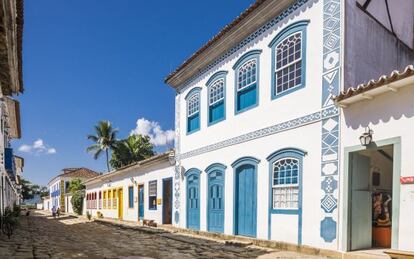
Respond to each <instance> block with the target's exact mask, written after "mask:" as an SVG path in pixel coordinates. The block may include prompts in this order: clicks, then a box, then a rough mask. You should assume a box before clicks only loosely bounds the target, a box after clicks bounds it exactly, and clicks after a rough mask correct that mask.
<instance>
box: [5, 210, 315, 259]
mask: <svg viewBox="0 0 414 259" xmlns="http://www.w3.org/2000/svg"><path fill="white" fill-rule="evenodd" d="M0 258H128V259H132V258H183V259H185V258H316V257H313V256H305V255H299V254H296V253H291V252H276V251H271V250H264V249H261V248H256V247H237V246H230V245H225V244H224V243H221V242H215V241H210V240H206V239H200V238H193V237H189V236H185V235H179V234H173V233H166V232H159V233H148V232H143V231H139V230H131V229H124V228H120V227H115V226H112V225H105V224H99V223H95V222H87V221H86V220H85V219H82V218H76V217H68V216H67V217H63V218H60V219H53V218H51V217H47V216H45V215H42V214H39V213H36V212H34V213H32V215H31V216H29V217H26V216H22V217H21V219H20V226H19V227H18V229H17V230H16V232H15V234H14V235H13V236H12V238H11V239H10V240H8V239H7V237H6V236H5V235H0Z"/></svg>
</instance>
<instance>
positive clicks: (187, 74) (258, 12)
mask: <svg viewBox="0 0 414 259" xmlns="http://www.w3.org/2000/svg"><path fill="white" fill-rule="evenodd" d="M295 1H296V0H280V1H269V0H257V1H256V2H255V3H254V4H252V5H251V6H250V7H249V8H247V9H246V10H245V11H244V12H243V13H242V14H241V15H239V16H238V17H237V18H236V19H235V20H233V22H231V23H230V24H228V25H227V26H225V27H224V28H223V29H222V30H221V31H220V32H219V33H218V34H217V35H216V36H214V37H213V38H212V39H211V40H209V41H208V42H207V43H206V44H205V45H204V46H202V47H201V48H200V49H199V50H198V51H196V52H195V53H194V54H193V55H192V56H191V57H190V58H189V59H187V60H186V61H184V63H183V64H182V65H181V66H179V67H178V68H177V69H176V70H175V71H174V72H172V73H171V74H170V75H169V76H167V77H166V79H165V83H167V84H168V85H170V86H171V87H172V88H175V89H177V88H179V87H180V86H181V85H183V84H184V83H185V82H187V80H189V79H190V78H191V77H192V76H193V75H194V74H195V73H197V72H198V71H200V70H202V69H203V68H205V67H206V66H208V65H209V64H210V63H211V62H213V61H214V60H216V59H217V58H219V57H220V56H222V55H223V54H225V53H226V52H227V51H229V50H230V49H231V48H233V47H234V46H235V45H237V44H238V43H240V42H241V41H243V40H244V39H246V38H247V37H249V36H250V35H251V34H253V33H254V32H255V31H256V30H258V29H259V28H260V27H261V26H263V25H264V24H266V22H268V21H269V20H271V19H273V18H275V17H277V16H278V15H279V14H280V13H282V12H283V11H284V10H285V9H287V8H288V7H289V6H291V5H292V4H293V3H294V2H295Z"/></svg>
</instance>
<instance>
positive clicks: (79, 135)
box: [12, 0, 253, 185]
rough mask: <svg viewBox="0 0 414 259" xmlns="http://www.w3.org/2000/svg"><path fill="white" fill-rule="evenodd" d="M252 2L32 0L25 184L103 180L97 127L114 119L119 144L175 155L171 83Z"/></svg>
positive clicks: (27, 33) (24, 106)
mask: <svg viewBox="0 0 414 259" xmlns="http://www.w3.org/2000/svg"><path fill="white" fill-rule="evenodd" d="M252 2H253V0H226V1H223V0H209V1H189V0H175V1H171V0H161V1H142V0H59V1H56V0H36V1H25V6H24V11H25V17H24V34H23V83H24V88H25V91H24V94H22V95H20V96H18V97H17V99H18V100H19V101H20V104H21V123H22V134H23V136H22V138H21V139H20V140H14V141H13V142H12V146H13V148H14V149H15V152H16V154H17V155H19V156H22V157H24V159H25V168H24V173H23V177H24V178H26V179H28V180H30V181H32V182H33V183H37V184H41V185H46V184H47V183H48V182H49V180H50V179H51V178H52V177H54V176H55V175H57V174H58V173H59V172H60V170H61V169H63V168H67V167H87V168H90V169H92V170H96V171H100V172H105V171H106V164H105V159H104V157H102V158H101V159H98V160H94V159H93V157H92V154H88V153H87V152H86V151H85V150H86V147H88V146H89V145H91V144H92V142H90V141H89V140H87V138H86V136H87V135H88V134H93V133H94V132H93V126H94V125H95V124H96V123H97V122H98V121H100V120H109V121H111V122H112V124H113V126H114V127H115V128H118V129H119V134H118V137H119V138H125V137H127V136H128V135H129V134H131V133H142V134H148V135H150V137H151V139H152V142H153V144H154V145H155V146H156V150H157V151H158V152H162V151H164V150H165V149H166V148H168V147H171V146H172V145H173V144H172V140H173V135H174V134H173V129H174V94H175V93H174V90H173V89H172V88H170V87H169V86H167V85H166V84H165V83H164V78H165V77H166V76H167V75H168V74H169V73H170V72H171V71H173V70H174V69H175V68H176V67H177V66H179V65H180V64H181V63H182V62H183V61H184V60H185V59H187V58H188V57H189V56H190V55H191V54H192V53H194V52H195V51H196V50H197V49H198V48H200V47H201V46H202V45H203V44H204V43H206V42H207V41H208V40H209V39H211V38H212V37H213V36H214V35H215V34H216V33H218V32H219V31H220V29H221V28H223V27H224V26H225V25H226V24H228V23H229V22H231V21H232V20H233V19H234V18H235V17H236V16H238V15H239V14H240V13H241V12H242V11H243V10H245V9H246V8H247V7H248V6H249V5H250V4H251V3H252Z"/></svg>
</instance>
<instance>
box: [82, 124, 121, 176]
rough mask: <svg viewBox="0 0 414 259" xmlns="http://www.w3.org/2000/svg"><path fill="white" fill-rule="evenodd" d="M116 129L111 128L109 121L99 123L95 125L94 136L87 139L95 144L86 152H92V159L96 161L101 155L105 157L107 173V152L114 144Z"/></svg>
mask: <svg viewBox="0 0 414 259" xmlns="http://www.w3.org/2000/svg"><path fill="white" fill-rule="evenodd" d="M117 133H118V130H117V129H114V128H112V125H111V123H110V122H109V121H99V122H98V125H95V135H88V139H90V140H92V141H93V142H95V143H94V144H93V145H91V146H89V147H88V148H87V149H86V151H87V152H94V154H93V158H94V159H95V160H96V159H98V158H99V157H100V156H101V155H102V153H104V152H105V155H106V166H107V168H108V171H109V150H112V149H113V147H114V146H115V143H116V134H117Z"/></svg>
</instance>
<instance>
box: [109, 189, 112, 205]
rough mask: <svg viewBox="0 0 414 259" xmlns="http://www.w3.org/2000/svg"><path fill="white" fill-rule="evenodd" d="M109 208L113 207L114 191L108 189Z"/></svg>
mask: <svg viewBox="0 0 414 259" xmlns="http://www.w3.org/2000/svg"><path fill="white" fill-rule="evenodd" d="M108 209H112V191H111V190H108Z"/></svg>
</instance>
